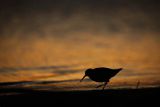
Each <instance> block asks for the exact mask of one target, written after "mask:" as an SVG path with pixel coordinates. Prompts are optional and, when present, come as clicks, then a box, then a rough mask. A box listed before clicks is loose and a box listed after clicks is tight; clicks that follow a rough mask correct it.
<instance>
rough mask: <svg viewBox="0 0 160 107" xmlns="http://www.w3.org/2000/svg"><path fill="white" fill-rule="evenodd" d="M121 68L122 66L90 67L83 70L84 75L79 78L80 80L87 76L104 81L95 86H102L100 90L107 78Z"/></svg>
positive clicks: (107, 80)
mask: <svg viewBox="0 0 160 107" xmlns="http://www.w3.org/2000/svg"><path fill="white" fill-rule="evenodd" d="M121 70H122V68H119V69H111V68H105V67H99V68H94V69H91V68H90V69H87V70H86V71H85V75H84V76H83V78H82V79H81V80H80V82H82V80H83V79H84V78H85V77H86V76H88V77H89V78H90V79H91V80H93V81H96V82H104V84H102V85H99V86H97V88H98V87H101V86H103V88H102V90H104V88H105V86H106V85H107V83H108V82H109V80H110V79H111V78H112V77H114V76H115V75H116V74H117V73H118V72H119V71H121Z"/></svg>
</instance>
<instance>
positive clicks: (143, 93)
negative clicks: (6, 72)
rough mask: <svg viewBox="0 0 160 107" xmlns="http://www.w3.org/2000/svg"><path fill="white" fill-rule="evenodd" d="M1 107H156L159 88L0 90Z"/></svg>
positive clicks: (159, 100)
mask: <svg viewBox="0 0 160 107" xmlns="http://www.w3.org/2000/svg"><path fill="white" fill-rule="evenodd" d="M0 91H1V93H9V92H12V93H13V92H15V93H19V94H12V95H1V96H0V107H7V106H10V107H13V106H14V107H16V106H21V107H23V106H28V107H30V106H36V107H37V106H44V107H46V106H49V107H50V106H51V107H54V106H56V107H57V106H60V105H62V106H74V107H77V106H85V105H88V106H98V107H101V106H104V107H105V106H106V107H107V106H109V107H110V106H140V105H141V106H146V105H147V106H150V107H151V106H152V107H155V106H156V107H159V105H160V104H159V103H160V87H158V88H144V89H112V90H111V89H110V90H104V91H102V90H92V91H63V92H62V91H60V92H57V91H56V92H53V91H37V90H36V91H35V90H31V89H22V88H21V89H18V88H17V89H2V88H1V89H0Z"/></svg>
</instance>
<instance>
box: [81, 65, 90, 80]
mask: <svg viewBox="0 0 160 107" xmlns="http://www.w3.org/2000/svg"><path fill="white" fill-rule="evenodd" d="M91 71H92V69H91V68H89V69H87V70H86V71H85V75H84V76H83V78H82V79H81V80H80V82H82V80H83V79H84V78H85V77H86V76H89V75H90V72H91Z"/></svg>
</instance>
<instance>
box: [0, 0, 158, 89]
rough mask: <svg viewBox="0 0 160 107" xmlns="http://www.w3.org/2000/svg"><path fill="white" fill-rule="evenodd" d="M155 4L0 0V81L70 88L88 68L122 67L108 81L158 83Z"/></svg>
mask: <svg viewBox="0 0 160 107" xmlns="http://www.w3.org/2000/svg"><path fill="white" fill-rule="evenodd" d="M159 4H160V3H159V2H158V0H139V1H138V0H5V1H1V3H0V82H17V81H71V82H72V83H73V84H70V83H69V82H67V83H66V84H65V83H63V84H61V85H57V86H56V87H58V88H63V86H66V87H64V88H63V89H66V88H67V87H70V88H71V89H72V88H73V87H74V86H75V87H77V86H76V84H77V82H78V81H79V80H80V79H81V78H82V76H83V75H84V71H85V70H86V69H88V68H96V67H109V68H120V67H121V68H124V70H123V71H122V72H120V73H119V74H118V75H117V76H116V77H114V78H113V80H112V81H111V84H112V85H119V86H122V85H123V86H125V85H126V86H127V85H129V84H132V85H134V84H136V83H137V81H141V84H142V85H151V86H157V85H160V65H159V64H160V49H159V47H160V21H159V19H160V14H159V10H160V6H159ZM89 83H90V81H86V82H85V81H84V82H83V83H81V86H85V84H89ZM91 83H93V82H91ZM93 84H94V83H93ZM70 88H69V89H70ZM78 88H80V87H78Z"/></svg>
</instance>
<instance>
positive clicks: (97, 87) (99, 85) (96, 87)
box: [96, 84, 104, 88]
mask: <svg viewBox="0 0 160 107" xmlns="http://www.w3.org/2000/svg"><path fill="white" fill-rule="evenodd" d="M103 85H104V84H101V85H98V86H97V87H96V88H99V87H102V86H103Z"/></svg>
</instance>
